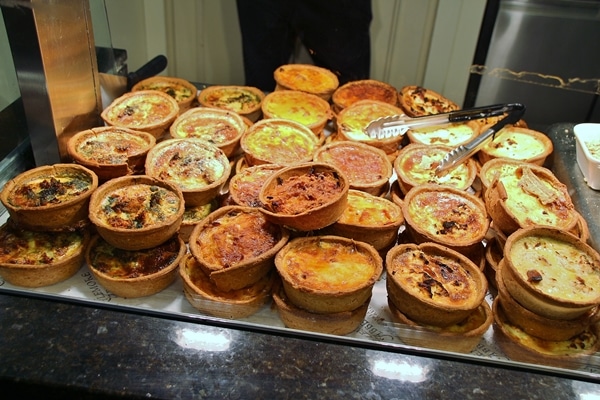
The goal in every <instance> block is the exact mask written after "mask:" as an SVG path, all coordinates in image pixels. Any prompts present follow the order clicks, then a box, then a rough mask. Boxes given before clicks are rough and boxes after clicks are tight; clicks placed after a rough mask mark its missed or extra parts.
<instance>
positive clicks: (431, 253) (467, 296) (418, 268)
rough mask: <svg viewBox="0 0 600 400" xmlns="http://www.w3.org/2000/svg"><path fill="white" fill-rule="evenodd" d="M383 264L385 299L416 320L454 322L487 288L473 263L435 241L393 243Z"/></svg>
mask: <svg viewBox="0 0 600 400" xmlns="http://www.w3.org/2000/svg"><path fill="white" fill-rule="evenodd" d="M385 265H386V267H385V268H386V273H387V279H386V288H387V294H388V298H389V301H390V302H391V303H392V304H393V305H394V306H395V307H396V308H397V309H398V310H399V311H400V312H401V313H402V314H404V315H406V317H407V318H409V319H410V320H412V321H414V322H415V323H417V324H423V325H431V326H438V327H447V326H451V325H454V324H458V323H459V322H461V321H463V320H465V318H467V317H468V316H469V315H470V314H471V313H472V312H474V311H475V310H476V309H477V308H478V307H479V306H480V305H481V303H482V302H483V300H484V297H485V294H486V291H487V288H488V286H487V280H486V279H485V276H484V275H483V272H481V271H480V269H479V267H478V266H477V265H475V264H474V263H473V262H472V261H471V260H469V259H468V258H467V257H465V256H463V255H462V254H460V253H458V252H456V251H454V250H451V249H449V248H447V247H444V246H440V245H438V244H435V243H422V244H420V245H416V244H412V243H409V244H401V245H397V246H395V247H393V248H392V249H391V250H390V251H388V253H387V255H386V261H385Z"/></svg>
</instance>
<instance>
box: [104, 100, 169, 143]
mask: <svg viewBox="0 0 600 400" xmlns="http://www.w3.org/2000/svg"><path fill="white" fill-rule="evenodd" d="M178 114H179V104H177V100H175V99H174V98H173V97H171V96H169V95H168V94H166V93H164V92H161V91H159V90H140V91H136V92H128V93H125V94H124V95H122V96H120V97H117V98H116V99H115V100H113V102H112V103H110V105H109V106H108V107H106V108H105V109H104V110H103V111H102V113H101V114H100V116H101V117H102V119H103V120H104V122H105V123H106V124H107V125H110V126H118V127H121V128H130V129H134V130H139V131H144V132H148V133H150V134H151V135H152V136H154V137H155V138H157V139H160V138H161V137H162V136H163V135H164V134H165V133H166V132H167V131H168V129H169V126H171V124H172V123H173V121H175V118H177V115H178Z"/></svg>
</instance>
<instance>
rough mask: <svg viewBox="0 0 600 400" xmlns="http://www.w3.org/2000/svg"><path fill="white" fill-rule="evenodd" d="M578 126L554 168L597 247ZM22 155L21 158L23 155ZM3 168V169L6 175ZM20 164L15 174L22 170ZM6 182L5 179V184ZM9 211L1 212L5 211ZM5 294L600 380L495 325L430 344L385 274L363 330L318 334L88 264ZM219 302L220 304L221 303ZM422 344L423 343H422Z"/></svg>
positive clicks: (564, 131) (558, 139)
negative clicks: (500, 332) (224, 313)
mask: <svg viewBox="0 0 600 400" xmlns="http://www.w3.org/2000/svg"><path fill="white" fill-rule="evenodd" d="M572 128H573V124H557V125H553V126H552V127H550V128H549V129H548V130H547V133H548V135H549V136H550V137H551V139H552V140H553V143H554V147H555V150H554V158H553V159H552V160H550V161H551V164H552V165H551V167H552V169H553V170H554V172H555V173H556V175H557V177H558V178H559V179H560V180H561V181H562V182H564V183H565V184H566V185H567V186H568V187H569V189H570V193H571V196H572V197H573V201H574V202H575V204H576V206H577V207H578V209H579V210H580V212H581V213H582V215H584V217H585V218H586V219H587V222H588V224H589V227H590V231H591V236H592V244H593V246H594V247H595V248H596V249H597V248H598V243H597V242H596V240H597V239H598V238H599V236H598V229H600V221H599V219H598V217H599V213H598V208H599V207H600V192H596V191H594V190H592V189H590V188H589V187H588V186H587V185H586V184H585V181H584V180H583V175H582V173H581V171H580V170H579V168H578V166H577V163H576V160H575V140H574V136H573V129H572ZM17 159H18V157H17ZM1 172H2V171H0V176H2V174H1ZM18 172H19V171H18V168H16V171H14V174H13V175H16V173H18ZM0 184H3V182H0ZM2 211H4V210H0V212H2ZM6 218H7V213H3V214H2V215H0V223H3V222H4V221H5V220H6ZM0 293H6V294H14V295H23V296H30V297H39V298H45V299H51V300H57V301H65V302H71V303H78V304H84V305H91V306H94V307H101V308H110V309H117V310H123V311H129V312H136V313H140V314H143V315H151V316H157V317H161V318H169V319H177V320H186V321H192V322H197V323H200V324H207V325H216V326H222V327H230V328H236V329H246V330H247V329H251V330H256V331H262V332H267V333H271V334H277V335H294V336H302V337H307V338H311V339H314V340H322V341H324V340H326V341H332V342H336V343H340V344H347V345H352V346H362V347H369V348H377V349H384V350H388V351H393V352H404V353H410V354H417V355H422V356H426V357H438V358H439V357H442V358H450V359H455V360H461V361H467V362H474V363H479V364H492V365H497V366H503V367H509V368H518V369H523V370H535V371H542V372H546V373H551V374H555V375H561V376H566V377H570V378H575V379H582V380H592V381H600V355H599V354H596V355H593V356H591V357H589V358H586V359H585V362H581V361H573V362H571V363H569V364H565V365H561V367H554V366H550V365H544V364H531V363H523V362H517V361H513V360H510V359H509V358H508V357H506V356H505V355H504V353H503V352H502V350H501V349H500V347H499V346H498V343H497V337H495V335H494V329H493V327H490V329H489V330H488V331H487V332H486V333H485V335H484V336H483V338H482V339H481V341H480V343H479V344H478V345H477V346H476V348H475V349H474V350H473V351H472V352H471V353H469V354H463V353H454V352H448V351H442V350H436V349H433V348H430V347H428V346H427V343H431V342H432V341H435V340H438V341H439V340H443V339H441V338H440V337H439V336H437V335H435V334H432V333H430V332H426V331H423V330H418V329H415V328H411V327H408V326H405V325H402V324H398V323H394V322H392V319H391V316H390V314H389V311H388V308H387V294H386V289H385V276H384V277H382V279H381V280H380V281H379V282H377V284H376V285H375V287H374V290H373V297H372V300H371V304H370V307H369V310H368V312H367V316H366V318H365V320H364V321H363V323H362V324H361V326H360V327H359V329H357V331H355V332H353V333H352V334H349V335H346V336H335V335H326V334H321V333H315V332H308V331H299V330H293V329H289V328H286V327H285V326H284V324H283V323H282V321H281V320H280V318H279V315H278V313H277V310H276V309H275V308H274V307H272V304H271V303H270V302H269V303H267V305H265V306H264V307H263V308H262V309H261V310H260V311H259V312H258V313H256V314H254V315H252V316H250V317H247V318H244V319H238V320H229V319H222V318H216V317H211V316H208V315H204V314H202V313H201V312H199V311H198V310H196V309H195V308H193V307H192V306H191V305H190V304H189V302H188V301H187V299H186V298H185V296H184V295H183V285H182V282H181V281H180V280H179V279H178V280H176V281H175V282H174V283H173V284H172V285H171V286H170V287H168V288H167V289H165V290H163V291H162V292H160V293H158V294H156V295H153V296H149V297H145V298H139V299H124V298H120V297H118V296H115V295H113V294H111V293H109V292H107V291H106V290H105V289H104V288H103V287H102V286H100V285H99V284H98V283H97V282H96V281H95V279H94V277H93V275H92V274H91V272H90V270H89V268H88V266H87V265H84V266H83V267H82V268H81V270H80V271H79V272H78V273H77V274H76V275H75V276H73V277H72V278H70V279H68V280H67V281H65V282H61V283H59V284H56V285H53V286H49V287H44V288H37V289H27V288H20V287H15V286H12V285H10V284H8V283H7V282H5V281H3V280H2V279H1V278H0ZM486 301H488V302H489V303H491V301H492V295H491V293H488V296H487V297H486ZM215 306H218V305H216V304H215ZM401 332H402V333H410V334H411V336H412V337H413V338H414V342H413V343H416V345H412V346H411V345H407V344H405V343H403V342H402V340H401V339H400V338H399V335H398V334H399V333H401ZM421 343H422V345H421Z"/></svg>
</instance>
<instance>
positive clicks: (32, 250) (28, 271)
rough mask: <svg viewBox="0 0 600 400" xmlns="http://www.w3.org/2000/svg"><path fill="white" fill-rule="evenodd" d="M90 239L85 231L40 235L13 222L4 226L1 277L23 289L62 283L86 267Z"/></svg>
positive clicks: (0, 233)
mask: <svg viewBox="0 0 600 400" xmlns="http://www.w3.org/2000/svg"><path fill="white" fill-rule="evenodd" d="M89 239H90V234H89V232H88V231H87V230H85V229H83V230H81V229H79V230H73V231H69V232H37V231H31V230H28V229H23V228H20V227H18V226H15V225H14V223H13V222H12V221H11V220H10V219H9V220H8V222H6V223H5V224H4V225H2V227H0V247H1V248H2V251H1V252H0V276H1V277H2V278H3V279H4V280H5V281H6V282H8V283H10V284H12V285H15V286H22V287H42V286H49V285H53V284H55V283H58V282H62V281H64V280H66V279H68V278H70V277H71V276H73V275H75V273H77V271H78V270H79V269H80V268H81V266H82V265H83V263H84V253H85V248H86V247H87V245H88V243H89Z"/></svg>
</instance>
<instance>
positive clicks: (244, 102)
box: [204, 88, 261, 113]
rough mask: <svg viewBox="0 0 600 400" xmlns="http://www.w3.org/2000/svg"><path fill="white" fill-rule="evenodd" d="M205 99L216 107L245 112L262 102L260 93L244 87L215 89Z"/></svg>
mask: <svg viewBox="0 0 600 400" xmlns="http://www.w3.org/2000/svg"><path fill="white" fill-rule="evenodd" d="M204 100H205V101H206V102H207V103H209V104H211V105H213V106H214V107H219V108H225V109H228V110H231V111H235V112H239V113H243V112H245V111H249V110H254V109H255V108H256V107H257V106H258V105H259V104H260V103H261V99H260V97H258V95H256V94H254V93H252V92H251V91H247V90H243V89H242V88H222V89H220V90H213V91H211V93H210V94H209V95H206V96H205V97H204Z"/></svg>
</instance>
